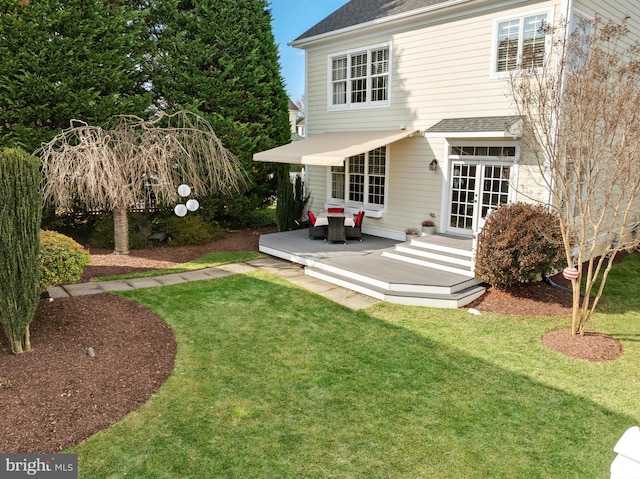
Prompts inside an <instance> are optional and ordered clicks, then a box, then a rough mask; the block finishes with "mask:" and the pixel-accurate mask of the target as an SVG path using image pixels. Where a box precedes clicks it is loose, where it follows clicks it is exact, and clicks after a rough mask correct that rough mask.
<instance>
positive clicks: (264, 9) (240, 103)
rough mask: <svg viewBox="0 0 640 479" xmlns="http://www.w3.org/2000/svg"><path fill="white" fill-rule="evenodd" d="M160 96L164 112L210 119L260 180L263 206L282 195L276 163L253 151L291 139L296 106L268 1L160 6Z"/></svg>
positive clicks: (156, 86)
mask: <svg viewBox="0 0 640 479" xmlns="http://www.w3.org/2000/svg"><path fill="white" fill-rule="evenodd" d="M156 5H157V6H158V10H156V14H157V17H156V18H155V19H154V23H155V24H156V25H160V26H161V27H160V28H159V29H158V31H157V32H156V37H155V38H157V40H158V41H157V47H158V52H157V55H156V59H157V64H156V67H157V69H156V71H155V72H154V74H153V91H154V95H155V97H156V101H157V103H158V106H159V107H160V108H167V109H170V110H179V109H183V108H186V109H190V110H193V111H197V112H199V113H200V114H202V115H203V116H205V117H206V118H207V119H208V120H209V121H210V122H211V124H212V126H213V129H214V130H215V131H216V133H217V134H218V136H219V137H220V139H221V140H222V141H223V142H224V144H225V146H226V147H227V148H229V149H230V150H231V151H232V152H233V153H234V154H235V155H236V156H237V157H238V158H240V160H241V161H242V162H243V165H244V167H245V169H246V171H247V172H249V173H250V177H251V179H252V181H253V187H252V189H251V190H250V191H249V192H247V193H246V195H245V196H248V197H250V198H252V201H251V203H252V204H250V205H248V206H257V205H258V204H259V203H261V202H264V201H265V200H267V199H269V198H270V197H271V196H272V195H273V194H274V193H275V191H276V187H277V177H278V174H277V172H278V171H277V170H279V169H280V168H279V167H277V166H274V165H273V164H271V165H269V164H256V163H254V162H253V161H252V157H253V153H255V152H258V151H262V150H266V149H269V148H273V147H276V146H279V145H282V144H285V143H288V142H289V141H290V136H291V133H290V127H289V119H288V101H287V95H286V92H285V89H284V84H283V80H282V77H281V74H280V66H279V63H278V51H277V46H276V44H275V39H274V36H273V33H272V30H271V12H270V10H269V9H268V2H267V1H266V0H200V1H191V0H165V1H163V2H157V3H156Z"/></svg>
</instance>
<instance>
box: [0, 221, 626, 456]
mask: <svg viewBox="0 0 640 479" xmlns="http://www.w3.org/2000/svg"><path fill="white" fill-rule="evenodd" d="M273 231H275V230H274V229H273V228H267V229H262V230H246V231H234V232H230V233H228V234H227V236H226V237H225V238H224V239H222V240H220V241H217V242H215V243H211V244H208V245H203V246H196V247H193V246H189V247H176V246H164V245H163V246H159V247H156V248H153V249H147V250H136V251H132V252H131V254H130V255H128V256H119V255H114V254H111V252H110V251H106V250H95V249H92V250H90V253H91V257H92V264H91V265H89V266H87V267H86V268H85V271H84V274H83V276H82V279H81V281H88V280H89V279H90V278H92V277H95V276H105V275H112V274H119V273H131V272H137V271H145V270H149V269H158V268H165V267H168V266H173V265H175V264H179V263H183V262H185V261H189V260H192V259H195V258H198V257H200V256H202V255H204V254H206V253H209V252H212V251H243V250H244V251H246V250H257V249H258V239H259V236H260V234H263V233H270V232H273ZM553 279H554V280H556V282H558V283H561V282H562V281H563V280H562V278H558V277H555V278H553ZM468 307H472V308H475V309H477V310H479V311H481V312H497V313H501V314H506V315H525V316H564V315H568V314H570V311H571V295H570V294H568V293H566V292H564V291H561V290H560V289H557V288H553V287H551V286H549V285H547V284H545V283H542V282H540V283H534V284H531V285H527V286H524V287H521V288H518V289H515V290H513V291H510V292H505V291H499V290H495V289H493V288H491V289H489V290H488V292H487V294H485V295H484V296H483V297H482V298H480V299H479V300H476V301H475V302H474V303H473V304H471V305H469V306H468ZM30 329H31V344H32V348H33V349H32V351H31V352H30V353H26V354H22V355H18V356H16V355H12V354H11V352H10V348H9V344H8V342H7V340H6V338H5V337H4V336H0V404H2V405H3V406H4V413H3V414H2V415H0V431H2V434H0V451H2V452H4V453H45V452H57V451H60V450H62V449H65V448H67V447H70V446H72V445H74V444H77V443H79V442H81V441H82V440H84V439H85V438H87V437H88V436H90V435H92V434H94V433H95V432H97V431H99V430H101V429H104V428H106V427H108V426H109V425H111V424H113V423H115V422H117V421H118V420H120V419H121V418H122V417H124V416H125V415H126V414H128V413H129V412H131V411H133V410H135V409H137V408H138V407H140V406H141V405H142V404H143V403H144V402H146V401H147V400H148V399H149V398H150V397H151V396H152V395H153V394H154V393H155V392H156V391H157V390H158V388H159V387H160V386H161V385H162V384H163V383H164V381H165V380H166V379H167V378H168V377H169V375H170V374H171V371H172V369H173V362H174V359H175V355H176V342H175V338H174V336H173V332H172V331H171V328H170V327H169V326H168V325H167V324H166V323H165V322H164V321H163V320H162V319H161V318H160V317H158V316H157V315H156V314H154V313H152V312H151V311H149V310H148V309H146V308H144V307H142V306H140V305H138V304H136V303H133V302H130V301H127V300H124V299H122V298H118V297H116V296H112V295H93V296H83V297H75V298H65V299H57V300H55V301H48V300H46V299H43V300H42V301H41V302H40V305H39V307H38V311H37V313H36V316H35V318H34V320H33V322H32V323H31V328H30ZM542 341H543V344H545V345H546V346H547V347H549V348H550V349H552V350H554V351H558V352H560V353H562V354H567V355H570V356H573V357H577V358H580V359H584V360H587V361H606V360H611V359H615V358H617V357H618V356H619V355H620V354H621V352H622V347H621V345H620V343H619V342H618V341H617V340H615V339H613V338H611V337H609V336H606V335H601V334H596V333H588V334H586V335H585V337H584V338H575V337H572V336H571V335H570V334H567V333H566V331H565V330H560V331H550V332H549V333H548V334H546V335H545V337H544V338H542ZM89 348H91V350H92V351H91V352H92V353H95V354H94V355H93V354H92V355H90V354H88V351H89Z"/></svg>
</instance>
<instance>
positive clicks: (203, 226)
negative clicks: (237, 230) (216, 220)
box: [164, 215, 226, 246]
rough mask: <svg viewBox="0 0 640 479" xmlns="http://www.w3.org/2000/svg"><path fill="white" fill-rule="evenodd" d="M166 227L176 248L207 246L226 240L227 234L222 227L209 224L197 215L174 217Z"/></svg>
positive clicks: (168, 220)
mask: <svg viewBox="0 0 640 479" xmlns="http://www.w3.org/2000/svg"><path fill="white" fill-rule="evenodd" d="M164 226H165V229H166V231H167V233H169V237H170V238H171V244H172V245H174V246H186V245H199V244H207V243H211V242H212V241H216V240H219V239H222V238H224V235H225V234H226V231H225V229H224V228H222V227H221V226H219V225H217V224H215V225H214V224H211V223H207V222H206V221H205V220H203V219H202V218H201V217H200V216H197V215H187V216H184V217H182V218H178V217H177V216H173V217H171V218H169V219H167V221H166V223H165V225H164Z"/></svg>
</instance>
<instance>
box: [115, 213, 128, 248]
mask: <svg viewBox="0 0 640 479" xmlns="http://www.w3.org/2000/svg"><path fill="white" fill-rule="evenodd" d="M113 241H114V243H115V251H114V253H115V254H129V220H128V218H127V208H126V207H117V208H114V209H113Z"/></svg>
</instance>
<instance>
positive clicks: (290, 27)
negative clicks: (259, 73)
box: [270, 0, 348, 100]
mask: <svg viewBox="0 0 640 479" xmlns="http://www.w3.org/2000/svg"><path fill="white" fill-rule="evenodd" d="M346 3H348V0H271V1H270V4H271V5H270V6H271V17H272V19H273V22H272V28H273V35H274V36H275V39H276V44H277V45H278V48H279V52H280V65H281V67H282V77H283V78H284V81H285V87H286V90H287V93H288V95H289V97H290V98H291V99H292V100H297V99H298V98H300V97H301V96H302V95H304V50H300V49H298V48H293V47H290V46H288V45H287V43H290V42H291V41H292V40H294V39H296V38H297V37H298V36H300V35H302V34H303V33H304V32H306V31H307V30H308V29H309V28H311V27H312V26H314V25H315V24H316V23H318V22H319V21H320V20H322V19H323V18H325V17H327V16H329V15H330V14H331V13H333V12H334V11H336V10H337V9H338V8H340V7H341V6H343V5H344V4H346Z"/></svg>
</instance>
